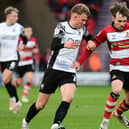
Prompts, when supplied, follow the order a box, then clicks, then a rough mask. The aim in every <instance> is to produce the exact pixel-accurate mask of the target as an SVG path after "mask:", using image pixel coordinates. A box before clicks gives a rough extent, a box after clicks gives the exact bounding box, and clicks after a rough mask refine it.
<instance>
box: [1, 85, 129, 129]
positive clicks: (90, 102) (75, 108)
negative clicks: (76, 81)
mask: <svg viewBox="0 0 129 129" xmlns="http://www.w3.org/2000/svg"><path fill="white" fill-rule="evenodd" d="M38 90H39V88H36V87H33V88H32V89H31V91H30V94H29V98H30V103H29V104H23V106H22V109H21V110H20V112H19V113H18V114H13V113H12V112H9V111H8V94H7V93H6V90H5V88H4V87H0V129H21V121H22V119H23V117H24V116H25V114H26V112H27V111H28V108H29V106H30V105H31V104H32V103H33V102H34V101H35V100H36V98H37V95H38ZM109 92H110V87H109V86H107V87H105V86H104V87H97V86H88V87H83V86H82V87H78V89H77V92H76V95H75V99H74V101H73V103H72V104H71V107H70V110H69V112H68V114H67V117H66V118H65V120H64V121H63V123H62V124H63V125H65V127H66V129H99V124H100V122H101V119H102V116H103V110H104V107H105V101H106V98H107V95H108V94H109ZM18 94H19V96H21V94H22V88H18ZM122 97H123V92H122V94H121V97H120V99H121V98H122ZM120 99H119V100H120ZM60 100H61V98H60V94H59V91H58V90H57V91H56V93H55V94H53V95H52V96H51V98H50V101H49V102H48V105H47V106H46V107H45V109H44V110H42V111H41V112H40V113H39V114H38V115H37V116H36V117H35V118H34V119H33V120H32V122H31V123H30V129H50V126H51V123H52V121H53V117H54V113H55V110H56V108H57V106H58V105H59V103H60ZM125 115H126V116H127V117H128V115H129V112H126V113H125ZM124 128H125V127H124V126H123V125H121V124H120V123H119V122H118V121H117V120H116V119H114V118H111V121H110V125H109V129H124Z"/></svg>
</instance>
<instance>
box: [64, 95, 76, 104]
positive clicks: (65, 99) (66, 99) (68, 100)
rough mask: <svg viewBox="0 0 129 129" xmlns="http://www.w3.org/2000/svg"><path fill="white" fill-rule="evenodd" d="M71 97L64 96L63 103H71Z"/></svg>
mask: <svg viewBox="0 0 129 129" xmlns="http://www.w3.org/2000/svg"><path fill="white" fill-rule="evenodd" d="M73 98H74V97H73V96H66V97H65V98H63V101H66V102H68V103H71V102H72V101H73Z"/></svg>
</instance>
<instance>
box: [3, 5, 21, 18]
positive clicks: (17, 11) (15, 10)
mask: <svg viewBox="0 0 129 129" xmlns="http://www.w3.org/2000/svg"><path fill="white" fill-rule="evenodd" d="M13 11H14V12H16V13H19V10H18V9H17V8H14V7H12V6H9V7H7V8H5V10H4V14H5V16H7V15H8V14H10V13H11V12H13Z"/></svg>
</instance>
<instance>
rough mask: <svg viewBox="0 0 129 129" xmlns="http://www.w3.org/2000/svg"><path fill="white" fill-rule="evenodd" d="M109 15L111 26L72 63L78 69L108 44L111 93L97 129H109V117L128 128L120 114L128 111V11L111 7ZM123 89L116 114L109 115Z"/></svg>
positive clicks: (120, 6) (121, 6)
mask: <svg viewBox="0 0 129 129" xmlns="http://www.w3.org/2000/svg"><path fill="white" fill-rule="evenodd" d="M110 11H111V14H112V21H113V23H112V25H109V26H107V27H105V28H103V29H102V30H101V31H100V32H99V33H98V34H97V36H96V38H95V41H94V42H91V41H90V42H88V44H87V50H86V51H85V53H84V54H83V55H81V57H80V59H79V60H78V61H77V62H75V63H74V67H76V68H79V65H80V64H82V63H83V61H84V60H85V59H86V58H87V57H88V56H89V55H90V54H91V51H92V50H94V49H95V48H96V47H97V46H98V45H99V44H100V43H102V42H104V41H105V40H107V43H108V47H109V54H110V57H111V59H110V74H111V86H112V91H111V93H110V95H109V96H108V98H107V101H106V106H105V111H104V116H103V120H102V122H101V125H100V129H108V124H109V119H110V116H111V114H112V115H113V116H115V117H116V118H118V120H119V121H120V122H121V123H122V124H123V125H124V126H126V127H129V120H128V119H127V118H126V117H125V116H123V114H122V113H123V112H125V111H127V110H128V109H129V23H127V18H128V16H129V9H128V8H127V7H126V4H125V3H114V4H113V5H112V6H111V8H110ZM122 88H123V89H124V91H125V98H124V99H123V100H122V101H121V102H120V104H119V106H118V108H117V109H116V111H114V112H112V111H113V109H114V107H115V105H116V102H117V100H118V98H119V96H120V91H121V90H122Z"/></svg>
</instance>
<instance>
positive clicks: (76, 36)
mask: <svg viewBox="0 0 129 129" xmlns="http://www.w3.org/2000/svg"><path fill="white" fill-rule="evenodd" d="M89 15H90V11H89V8H88V7H87V6H86V5H85V4H81V3H80V4H76V5H74V6H73V7H72V9H71V15H70V20H69V21H65V22H61V23H59V24H58V25H57V27H56V28H55V32H54V37H53V41H52V45H51V50H52V52H51V57H50V60H49V62H48V67H47V71H46V72H45V75H44V79H43V81H42V84H41V86H40V93H39V96H38V99H37V101H36V102H35V103H33V104H32V105H31V107H30V109H29V111H28V113H27V114H26V116H25V118H24V119H23V122H22V129H29V123H30V121H31V120H32V119H33V117H35V116H36V115H37V114H38V112H39V111H40V110H41V109H43V108H44V107H45V105H46V104H47V102H48V100H49V98H50V95H51V94H52V93H54V92H55V90H56V89H57V87H58V86H59V88H60V93H61V96H62V102H61V103H60V105H59V107H58V109H57V111H56V113H55V118H54V121H53V124H52V126H51V129H61V128H62V129H64V127H60V124H61V122H62V121H63V120H64V118H65V116H66V114H67V112H68V109H69V107H70V104H71V102H72V100H73V98H74V94H75V91H76V69H75V68H72V67H71V65H72V63H73V62H74V61H75V60H76V57H77V54H78V50H79V47H80V43H81V40H82V39H83V38H84V39H85V40H87V41H88V40H90V39H92V36H91V35H90V34H89V33H88V31H87V29H86V28H85V24H86V22H87V20H88V17H89Z"/></svg>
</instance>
